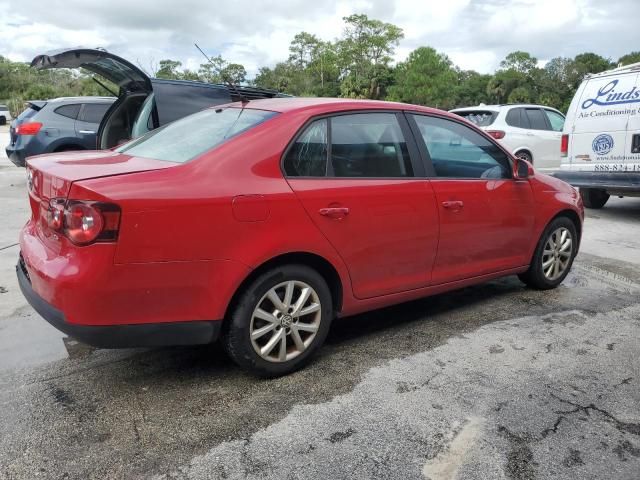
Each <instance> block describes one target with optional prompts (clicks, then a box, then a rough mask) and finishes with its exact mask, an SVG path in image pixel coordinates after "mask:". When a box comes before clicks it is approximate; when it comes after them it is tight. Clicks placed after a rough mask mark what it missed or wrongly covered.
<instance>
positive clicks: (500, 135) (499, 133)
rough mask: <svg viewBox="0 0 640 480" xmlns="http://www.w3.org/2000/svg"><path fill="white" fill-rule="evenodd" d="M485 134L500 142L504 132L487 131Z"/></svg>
mask: <svg viewBox="0 0 640 480" xmlns="http://www.w3.org/2000/svg"><path fill="white" fill-rule="evenodd" d="M487 133H488V134H489V135H491V136H492V137H493V138H495V139H496V140H500V139H501V138H504V132H503V131H502V130H487Z"/></svg>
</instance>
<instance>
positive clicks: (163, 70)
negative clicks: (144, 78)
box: [156, 59, 182, 79]
mask: <svg viewBox="0 0 640 480" xmlns="http://www.w3.org/2000/svg"><path fill="white" fill-rule="evenodd" d="M181 66H182V62H179V61H177V60H169V59H165V60H160V68H159V69H158V71H157V72H156V77H158V78H168V79H176V78H180V72H179V71H178V69H179V68H180V67H181Z"/></svg>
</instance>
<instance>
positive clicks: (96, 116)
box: [5, 97, 116, 167]
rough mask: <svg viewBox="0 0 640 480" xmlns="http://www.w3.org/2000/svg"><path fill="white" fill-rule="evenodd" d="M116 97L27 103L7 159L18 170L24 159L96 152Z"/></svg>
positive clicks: (16, 124) (12, 129) (13, 128)
mask: <svg viewBox="0 0 640 480" xmlns="http://www.w3.org/2000/svg"><path fill="white" fill-rule="evenodd" d="M115 100H116V99H115V98H114V97H63V98H54V99H51V100H46V101H35V100H34V101H31V102H27V108H26V109H25V110H24V111H23V112H22V113H21V114H20V115H18V117H17V118H16V119H15V120H14V121H13V122H11V126H10V128H9V135H10V140H9V145H7V147H6V149H5V150H6V153H7V157H9V159H10V160H11V161H12V162H13V163H14V164H15V165H16V166H19V167H24V166H25V158H26V157H30V156H33V155H40V154H42V153H50V152H64V151H68V150H95V148H96V132H97V131H98V126H99V125H100V122H101V121H102V118H103V117H104V114H105V113H106V112H107V110H108V109H109V107H110V106H111V105H112V104H113V102H114V101H115Z"/></svg>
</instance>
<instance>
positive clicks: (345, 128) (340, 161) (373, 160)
mask: <svg viewBox="0 0 640 480" xmlns="http://www.w3.org/2000/svg"><path fill="white" fill-rule="evenodd" d="M330 172H333V176H334V177H413V168H412V166H411V159H410V157H409V151H408V149H407V144H406V142H405V139H404V137H403V135H402V131H401V129H400V124H399V123H398V118H397V117H396V115H395V114H394V113H358V114H354V115H340V116H337V117H333V118H331V170H330Z"/></svg>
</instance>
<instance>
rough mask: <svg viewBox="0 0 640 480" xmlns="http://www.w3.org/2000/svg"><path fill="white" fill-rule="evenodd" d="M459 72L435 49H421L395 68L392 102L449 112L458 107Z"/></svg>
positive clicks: (390, 91) (390, 93)
mask: <svg viewBox="0 0 640 480" xmlns="http://www.w3.org/2000/svg"><path fill="white" fill-rule="evenodd" d="M457 83H458V75H457V72H456V71H455V70H454V69H453V63H452V62H451V60H450V59H449V57H447V56H446V55H444V54H442V53H438V52H436V51H435V50H434V49H433V48H431V47H420V48H417V49H416V50H414V51H413V52H411V53H410V54H409V58H408V59H407V61H406V62H402V63H399V64H398V66H397V67H396V69H395V84H394V85H393V86H391V87H390V88H389V99H390V100H395V101H399V102H407V103H417V104H421V105H431V106H434V107H437V108H443V109H449V108H452V107H454V106H455V104H454V102H455V99H454V95H453V93H454V89H455V87H456V85H457Z"/></svg>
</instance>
